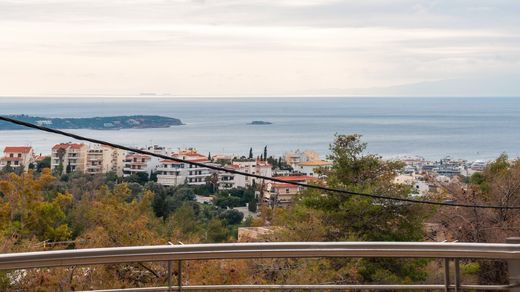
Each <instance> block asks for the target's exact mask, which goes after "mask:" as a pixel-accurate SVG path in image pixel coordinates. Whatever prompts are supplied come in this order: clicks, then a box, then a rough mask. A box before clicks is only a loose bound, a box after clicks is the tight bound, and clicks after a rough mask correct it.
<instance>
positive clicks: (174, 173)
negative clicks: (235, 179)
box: [157, 148, 212, 186]
mask: <svg viewBox="0 0 520 292" xmlns="http://www.w3.org/2000/svg"><path fill="white" fill-rule="evenodd" d="M172 157H173V158H179V159H183V160H188V161H192V162H198V163H209V162H210V161H209V160H208V158H207V157H206V156H205V155H202V154H200V153H198V152H197V151H196V150H195V149H192V148H190V149H186V150H179V151H178V152H176V153H173V154H172ZM211 175H212V172H211V171H210V169H209V168H207V167H201V166H198V165H192V164H189V163H184V162H177V161H174V160H161V161H160V164H159V166H158V167H157V183H159V184H162V185H165V186H178V185H182V184H188V185H204V184H206V181H207V180H208V178H209V177H210V176H211Z"/></svg>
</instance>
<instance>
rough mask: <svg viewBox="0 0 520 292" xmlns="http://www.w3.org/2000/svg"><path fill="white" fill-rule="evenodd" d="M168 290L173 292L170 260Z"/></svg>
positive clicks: (170, 263) (169, 262)
mask: <svg viewBox="0 0 520 292" xmlns="http://www.w3.org/2000/svg"><path fill="white" fill-rule="evenodd" d="M168 292H172V261H168Z"/></svg>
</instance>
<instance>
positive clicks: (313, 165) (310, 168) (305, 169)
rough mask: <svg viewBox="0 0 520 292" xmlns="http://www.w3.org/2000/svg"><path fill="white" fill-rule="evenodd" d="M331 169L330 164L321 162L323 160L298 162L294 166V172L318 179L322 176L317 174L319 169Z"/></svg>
mask: <svg viewBox="0 0 520 292" xmlns="http://www.w3.org/2000/svg"><path fill="white" fill-rule="evenodd" d="M331 167H332V162H328V161H323V160H312V161H306V162H300V163H298V164H296V166H295V168H294V170H295V171H296V172H299V173H301V174H303V175H308V176H312V177H320V176H322V174H320V173H319V171H318V170H319V169H330V168H331Z"/></svg>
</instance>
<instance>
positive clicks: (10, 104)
mask: <svg viewBox="0 0 520 292" xmlns="http://www.w3.org/2000/svg"><path fill="white" fill-rule="evenodd" d="M0 114H1V115H7V114H26V115H34V116H42V117H69V118H70V117H98V116H115V115H162V116H169V117H174V118H179V119H181V120H182V122H183V123H184V124H185V125H182V126H174V127H170V128H159V129H125V130H88V129H81V130H70V132H73V133H77V134H81V135H85V136H88V137H92V138H96V139H102V140H107V141H110V142H114V143H119V144H123V145H126V146H132V147H144V146H150V145H161V146H167V147H170V148H172V149H174V150H175V149H178V148H187V147H193V148H196V149H197V150H198V151H199V152H201V153H204V154H207V153H209V152H211V153H212V155H215V154H230V155H238V156H241V155H247V154H248V153H249V149H250V148H251V147H252V148H253V151H254V153H255V155H260V154H261V153H263V149H264V147H265V146H267V148H268V154H269V155H275V156H278V155H283V154H284V153H285V152H287V151H294V150H297V149H300V150H306V149H310V150H315V151H317V152H318V153H320V154H321V155H322V156H323V158H325V157H326V155H327V154H328V153H329V146H330V143H332V142H333V141H334V135H336V134H360V135H362V140H363V141H364V142H366V143H367V153H372V154H379V155H381V156H383V157H384V158H388V159H391V158H399V157H405V156H421V157H424V158H426V159H429V160H438V159H441V158H444V157H446V156H450V157H452V158H455V159H467V160H491V159H494V158H496V157H497V156H498V155H500V154H501V153H507V154H508V155H509V156H510V157H511V158H514V157H518V156H520V98H498V97H497V98H491V97H489V98H470V97H467V98H419V97H418V98H408V97H407V98H397V97H395V98H394V97H393V98H388V97H385V98H376V97H356V98H354V97H313V98H311V97H302V98H295V97H291V98H272V97H270V98H173V97H171V98H166V97H160V98H159V97H150V96H143V97H131V98H130V97H129V98H121V97H118V98H106V97H68V98H65V97H60V98H47V97H45V98H44V97H39V98H36V97H32V98H21V97H11V98H10V97H1V98H0ZM255 120H261V121H268V122H270V123H272V124H270V125H249V123H250V122H252V121H255ZM68 141H71V139H70V138H67V137H62V136H59V135H55V134H49V133H45V132H39V131H36V130H10V131H0V148H3V147H5V146H7V145H30V146H33V147H34V149H35V151H36V152H37V153H43V154H48V153H50V151H51V150H50V149H51V147H52V145H54V144H56V143H60V142H68Z"/></svg>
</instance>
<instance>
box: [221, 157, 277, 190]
mask: <svg viewBox="0 0 520 292" xmlns="http://www.w3.org/2000/svg"><path fill="white" fill-rule="evenodd" d="M226 167H227V168H229V169H233V170H236V171H240V172H245V173H250V174H255V175H261V176H267V177H272V176H273V166H272V165H271V164H270V163H268V162H267V161H263V160H236V161H233V162H232V163H231V164H230V165H226ZM254 182H258V179H257V178H253V177H246V176H243V175H238V174H233V173H227V172H220V173H219V174H218V187H219V189H223V190H226V189H232V188H239V187H242V188H245V187H248V186H251V185H253V183H254Z"/></svg>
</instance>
